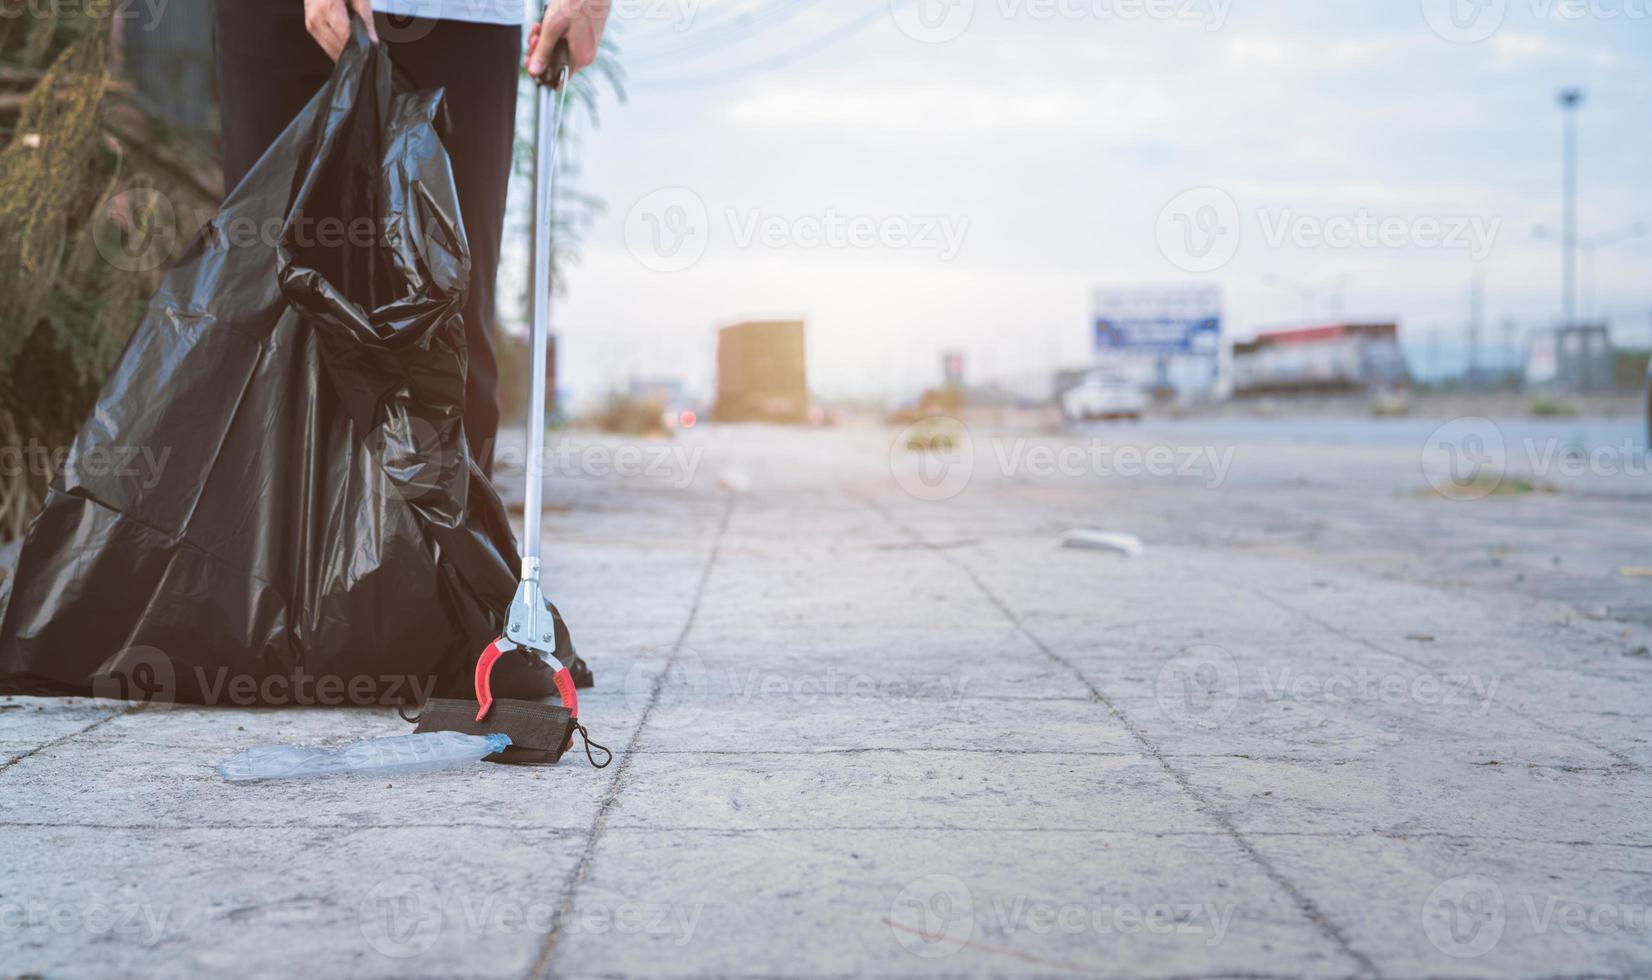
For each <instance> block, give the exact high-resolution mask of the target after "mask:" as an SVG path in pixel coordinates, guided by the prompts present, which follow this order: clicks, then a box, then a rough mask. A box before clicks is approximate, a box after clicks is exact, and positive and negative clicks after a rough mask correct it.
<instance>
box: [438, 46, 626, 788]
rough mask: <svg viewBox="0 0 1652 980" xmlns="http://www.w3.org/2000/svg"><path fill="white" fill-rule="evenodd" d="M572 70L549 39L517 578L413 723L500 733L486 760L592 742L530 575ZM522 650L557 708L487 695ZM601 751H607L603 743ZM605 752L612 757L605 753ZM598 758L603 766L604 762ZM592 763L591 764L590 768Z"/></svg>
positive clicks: (538, 159)
mask: <svg viewBox="0 0 1652 980" xmlns="http://www.w3.org/2000/svg"><path fill="white" fill-rule="evenodd" d="M571 74H572V70H571V57H570V55H569V51H568V42H567V40H566V39H563V40H561V41H558V42H557V44H556V47H555V49H554V50H553V51H552V53H551V59H550V65H549V68H548V70H547V71H546V73H545V76H544V77H543V78H541V79H540V80H539V82H540V85H539V90H538V99H539V102H538V111H537V113H536V118H537V129H538V132H537V134H536V140H535V147H534V168H533V247H532V251H531V252H530V259H529V261H530V262H531V263H532V265H533V290H532V292H531V294H530V297H529V303H530V311H531V314H532V316H531V320H532V331H533V332H532V338H531V340H532V351H533V353H532V358H533V360H532V381H531V383H530V385H529V389H528V420H527V421H528V457H527V466H526V470H527V484H528V485H527V492H526V494H525V499H524V504H523V516H522V525H523V537H522V577H521V580H520V581H519V582H518V583H517V587H516V595H515V597H514V598H513V599H512V600H511V604H510V610H509V611H508V612H507V614H506V618H505V635H504V636H501V637H499V638H498V639H496V640H494V641H493V642H492V643H490V644H488V647H487V649H486V650H484V651H483V652H482V655H481V656H480V657H479V658H477V661H476V676H475V688H476V700H475V702H469V701H457V700H446V699H432V700H431V702H430V703H429V705H427V706H426V709H425V711H424V712H423V714H422V715H421V718H420V721H419V728H418V730H419V731H426V730H434V731H462V732H466V733H468V734H477V735H480V734H488V733H491V732H502V733H504V734H506V735H509V736H510V737H511V746H510V747H509V748H507V749H505V750H504V751H503V752H501V753H498V754H497V755H494V756H489V757H488V758H489V759H491V760H493V761H496V762H515V763H524V764H535V763H544V762H555V761H556V760H557V759H558V758H560V757H561V755H562V753H563V752H564V751H566V750H567V749H568V748H569V747H570V746H572V745H573V739H574V734H575V733H576V732H577V733H579V734H580V735H581V736H582V737H585V741H586V748H585V754H586V756H587V758H591V763H592V765H595V764H596V760H595V758H594V757H591V748H592V747H593V746H595V747H596V748H598V749H602V747H601V746H599V745H595V743H593V742H591V741H590V739H589V737H587V736H585V727H584V726H583V725H581V724H580V722H579V695H578V693H577V691H576V689H575V685H574V677H573V674H572V673H571V672H570V670H569V668H568V667H567V666H566V665H564V664H562V663H561V662H560V661H558V660H557V658H556V654H555V651H556V628H555V621H554V619H553V614H552V612H551V607H550V604H549V603H548V602H546V601H545V592H544V589H543V587H542V585H541V583H540V574H541V565H540V559H539V535H540V516H541V510H542V497H543V494H544V474H543V472H542V471H543V463H544V458H545V424H546V414H547V407H548V402H549V398H548V392H547V387H548V378H547V377H546V364H545V360H546V353H547V350H548V348H549V346H550V335H551V318H550V302H551V219H552V216H553V214H554V211H553V208H554V205H555V200H556V163H557V150H558V146H559V144H560V143H561V135H562V116H563V111H564V109H565V108H566V106H567V102H568V79H569V77H570V75H571ZM515 651H523V652H525V653H527V654H529V655H531V656H535V657H538V658H540V659H541V660H543V661H545V662H546V663H547V664H548V665H549V666H550V667H551V668H552V669H553V670H554V671H555V676H554V681H555V684H556V689H557V693H558V694H559V695H560V696H561V698H562V705H561V706H560V707H558V706H556V705H550V704H541V703H539V702H534V701H513V700H506V699H500V700H498V701H496V700H495V699H494V697H493V690H492V674H493V668H494V666H495V665H496V664H497V663H498V662H499V660H500V658H502V657H504V656H505V655H506V654H509V653H512V652H515ZM602 751H604V752H607V750H606V749H602ZM610 758H612V756H611V755H610ZM607 764H608V763H607V762H606V761H605V762H604V763H603V765H607ZM599 768H600V767H599Z"/></svg>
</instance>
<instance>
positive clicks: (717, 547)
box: [528, 495, 736, 977]
mask: <svg viewBox="0 0 1652 980" xmlns="http://www.w3.org/2000/svg"><path fill="white" fill-rule="evenodd" d="M735 499H736V498H735V497H734V496H732V495H730V496H729V497H728V499H727V501H726V502H725V503H724V505H723V515H722V518H721V519H720V520H719V521H718V524H717V532H716V534H714V535H713V536H712V539H711V550H710V551H709V552H707V554H706V561H705V565H703V566H702V567H701V569H700V581H699V582H698V583H697V584H696V585H695V586H694V598H693V599H692V600H691V601H690V602H689V606H688V617H687V618H686V619H685V620H684V621H683V628H682V630H681V631H680V632H678V634H677V639H676V641H675V642H673V643H672V645H671V652H670V653H669V654H667V655H666V660H665V668H664V669H663V670H661V671H660V674H659V676H658V677H655V678H654V684H653V687H652V688H651V689H650V690H649V692H648V703H647V704H646V705H645V706H644V707H643V710H642V716H641V717H640V718H638V719H637V728H636V730H635V731H633V732H632V733H631V740H630V741H629V742H628V743H627V744H626V747H625V749H624V750H622V752H621V755H620V760H619V765H618V767H617V768H616V769H615V770H614V778H613V781H612V782H610V783H609V784H608V793H607V795H605V796H604V797H603V798H602V802H601V803H599V804H598V805H597V813H596V817H595V819H593V820H592V821H591V830H590V837H589V838H587V839H586V841H585V848H584V849H583V850H582V851H581V852H580V855H579V862H578V863H577V864H575V865H574V870H573V872H572V874H570V875H569V876H568V879H567V881H566V882H564V883H563V887H562V903H561V905H559V906H558V907H557V911H556V916H555V917H554V918H552V920H551V928H550V929H549V930H548V931H547V932H546V933H545V941H544V942H543V943H542V944H541V945H540V947H539V956H538V958H537V959H536V960H535V961H534V964H533V967H532V968H531V969H529V971H528V976H529V977H548V976H550V975H551V974H550V964H551V957H552V956H553V955H555V953H556V947H557V943H558V942H559V941H560V940H561V938H562V924H563V923H564V922H565V921H567V919H568V916H570V915H572V914H573V910H574V897H575V896H576V895H577V894H578V893H579V886H580V885H582V884H583V883H584V882H585V877H586V875H587V874H589V873H590V869H591V862H592V860H593V859H594V858H595V856H596V850H597V844H598V843H599V842H600V841H601V840H602V834H603V831H605V830H606V829H607V827H608V813H609V811H610V810H612V809H613V807H614V803H615V802H616V801H617V800H618V799H619V794H620V786H621V784H622V783H623V782H624V780H625V777H626V775H627V774H628V773H629V772H630V771H631V760H632V759H633V758H635V756H634V754H633V750H634V749H636V747H637V743H638V742H639V741H640V740H641V739H642V734H643V731H644V730H645V729H646V728H647V727H648V719H649V717H650V716H651V715H652V714H653V713H654V708H655V706H656V705H658V704H659V701H660V691H661V689H662V688H663V687H664V686H665V681H666V678H667V677H668V676H670V674H671V668H672V666H673V665H674V664H675V663H676V662H677V656H678V654H680V653H681V652H682V649H683V644H684V643H686V642H687V641H688V634H689V633H690V631H692V630H693V629H694V621H695V619H697V618H698V617H699V615H700V603H701V601H702V600H703V599H704V598H705V594H706V583H707V582H709V581H710V580H711V570H712V568H714V567H715V566H716V564H717V556H718V554H719V553H721V551H722V548H723V537H724V535H726V534H727V533H728V528H729V522H730V521H731V520H732V519H733V517H734V505H735Z"/></svg>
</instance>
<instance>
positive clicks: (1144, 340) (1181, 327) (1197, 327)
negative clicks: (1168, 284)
mask: <svg viewBox="0 0 1652 980" xmlns="http://www.w3.org/2000/svg"><path fill="white" fill-rule="evenodd" d="M1221 342H1222V318H1221V317H1220V316H1152V315H1147V316H1119V317H1097V318H1096V322H1095V348H1096V351H1097V352H1104V351H1115V352H1124V353H1133V354H1214V353H1216V352H1217V351H1218V350H1219V349H1220V347H1221Z"/></svg>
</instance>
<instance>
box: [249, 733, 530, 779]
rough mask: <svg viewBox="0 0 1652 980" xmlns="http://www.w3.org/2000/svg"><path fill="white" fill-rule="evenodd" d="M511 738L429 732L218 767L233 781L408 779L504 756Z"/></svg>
mask: <svg viewBox="0 0 1652 980" xmlns="http://www.w3.org/2000/svg"><path fill="white" fill-rule="evenodd" d="M510 744H511V737H510V736H509V735H502V734H493V735H463V734H460V733H459V732H424V733H422V734H417V735H395V736H391V737H389V738H374V739H368V740H367V741H365V742H356V743H355V744H353V745H339V746H334V747H331V748H327V747H307V746H302V745H266V746H261V747H259V748H256V749H248V750H247V751H245V752H242V753H241V754H239V755H237V756H234V757H233V758H230V759H226V760H224V761H223V762H220V763H219V764H218V775H220V776H222V777H224V778H225V779H227V780H230V781H231V782H236V783H241V782H250V781H252V780H257V779H304V778H307V777H310V776H330V775H333V774H335V773H358V774H371V775H375V776H405V775H407V774H409V773H419V772H435V771H437V770H439V769H457V768H459V767H460V766H468V765H470V764H471V763H473V762H479V761H481V760H482V759H484V758H486V757H487V756H490V755H492V754H494V753H495V752H502V751H504V749H505V747H506V746H508V745H510Z"/></svg>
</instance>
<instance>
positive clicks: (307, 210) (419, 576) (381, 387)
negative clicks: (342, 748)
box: [0, 23, 589, 744]
mask: <svg viewBox="0 0 1652 980" xmlns="http://www.w3.org/2000/svg"><path fill="white" fill-rule="evenodd" d="M392 76H393V70H392V67H391V64H390V60H389V54H388V53H387V51H386V49H385V47H384V46H383V45H370V44H368V43H367V40H366V37H365V32H364V30H363V29H362V27H361V25H360V24H359V23H358V24H357V25H356V31H355V37H354V38H353V40H352V43H351V44H350V45H348V46H347V47H346V49H345V51H344V53H343V55H342V56H341V57H340V59H339V62H338V65H337V67H336V69H335V70H334V72H333V75H332V77H331V78H330V79H329V80H328V81H327V83H326V85H325V86H324V87H323V88H322V90H321V91H320V92H319V93H318V94H317V95H316V96H315V98H314V99H312V100H311V102H310V104H309V105H308V106H307V107H306V108H305V109H304V111H303V112H301V113H300V114H299V116H298V117H297V118H296V119H294V120H293V122H292V123H291V124H290V125H289V126H288V127H287V129H286V130H285V131H284V132H283V133H282V134H281V136H280V137H279V138H278V139H277V140H276V142H275V143H274V144H273V145H272V146H271V147H270V149H269V151H268V152H267V153H265V155H264V157H263V158H262V159H261V160H260V161H259V163H258V164H257V166H256V167H254V168H253V170H252V171H251V173H249V174H248V175H247V177H246V179H245V180H243V181H242V182H241V184H240V185H239V186H238V187H237V188H236V189H235V190H234V192H233V193H232V194H231V195H230V196H229V198H228V200H227V201H226V202H225V204H224V207H223V210H222V211H221V212H220V213H219V214H218V215H217V216H216V217H215V218H214V219H213V220H212V221H211V222H210V223H209V224H208V225H207V226H206V227H205V229H204V230H203V233H202V235H201V236H200V237H199V238H198V239H197V240H196V241H194V242H193V243H192V244H191V246H190V247H189V249H188V250H187V251H186V252H185V253H184V254H183V255H182V257H181V259H180V260H179V261H178V263H177V264H176V266H175V267H174V268H173V269H172V270H171V272H170V273H169V274H168V275H167V277H166V279H165V281H164V282H163V284H162V286H161V289H160V291H159V292H158V293H157V294H156V295H155V297H154V298H153V300H152V301H151V302H150V304H149V307H148V310H147V312H146V313H145V315H144V318H143V320H142V322H141V323H140V324H139V326H138V328H137V330H136V331H135V332H134V334H133V336H132V339H131V341H130V342H129V344H128V346H127V349H126V351H125V353H124V354H123V355H122V357H121V360H120V363H119V364H118V366H117V367H116V369H115V371H114V373H113V375H112V376H111V377H110V378H109V380H108V381H107V383H106V384H105V385H104V388H103V391H102V393H101V395H100V396H99V400H98V403H97V406H96V408H95V410H94V411H93V414H92V416H91V418H90V420H89V421H88V422H87V423H86V425H85V426H84V427H83V428H82V430H81V431H80V433H79V435H78V436H77V437H76V439H75V443H74V445H73V447H72V448H71V449H70V451H69V454H68V457H67V462H66V463H65V465H64V466H63V468H62V470H61V472H59V473H58V474H57V475H56V476H55V477H54V479H53V482H52V486H51V490H50V493H49V496H48V499H47V502H46V506H45V508H44V510H43V511H42V513H41V514H40V515H39V517H38V518H37V519H36V521H35V523H34V525H33V526H32V528H31V529H30V532H29V535H28V538H27V540H26V541H25V543H24V545H23V548H22V552H21V555H20V556H19V560H18V566H17V571H16V576H15V582H14V585H13V589H12V596H11V601H10V602H9V604H8V607H7V609H6V612H5V615H4V619H3V620H0V690H8V691H15V692H27V693H44V694H60V695H88V694H97V695H104V696H120V697H132V696H134V694H136V695H137V696H139V697H140V698H142V699H145V700H156V701H179V702H187V703H232V704H239V703H243V701H242V700H237V698H242V699H244V698H247V697H250V698H251V700H252V701H253V703H277V704H282V703H302V702H293V701H291V700H287V697H288V695H287V694H286V693H285V692H289V691H291V690H292V687H291V685H288V684H280V685H273V686H272V685H271V684H269V683H266V682H267V681H269V680H270V679H271V678H290V677H294V676H300V677H305V678H309V679H310V680H311V682H312V683H313V685H314V686H313V688H312V689H313V690H316V691H322V690H327V691H333V692H339V694H341V696H342V698H343V700H342V701H339V700H337V695H335V697H334V699H333V700H331V701H328V700H323V701H321V702H319V703H345V704H356V703H383V699H384V698H385V697H386V696H387V694H386V692H387V683H388V682H387V681H386V678H392V679H394V681H395V682H396V687H397V690H398V692H400V693H398V694H395V695H393V696H392V697H393V699H394V700H400V701H411V700H419V699H422V698H423V697H424V696H427V695H428V694H429V693H430V691H431V689H432V686H433V685H437V686H438V689H439V688H441V687H446V686H448V685H449V684H458V685H464V684H465V683H466V682H467V681H468V679H469V678H470V676H471V671H472V668H473V665H474V664H475V662H476V658H477V655H478V653H479V652H480V651H481V650H482V649H483V648H484V647H486V646H487V644H488V643H489V642H490V641H491V640H492V639H493V638H495V637H497V636H498V635H499V634H500V632H501V630H502V628H503V625H504V615H505V610H506V608H507V606H508V605H509V603H510V601H511V597H512V593H513V590H514V588H515V586H516V573H517V570H518V567H519V564H520V560H519V557H518V554H517V549H516V545H515V542H514V541H513V539H512V535H511V530H510V524H509V521H508V519H507V517H506V513H505V509H504V507H503V505H502V504H501V502H500V499H499V497H498V495H497V494H496V493H495V492H494V489H493V487H492V485H491V484H490V483H489V482H488V480H487V479H486V478H484V477H483V476H482V474H481V472H480V471H479V470H478V468H477V467H476V466H475V465H473V463H472V460H471V456H470V452H469V448H468V447H467V445H466V443H465V437H464V431H463V426H462V424H461V423H462V418H463V406H464V393H465V347H464V331H463V329H462V324H461V323H460V320H459V315H458V311H459V309H460V305H461V302H462V299H463V296H464V293H465V290H466V288H467V286H468V283H469V268H470V260H469V249H468V246H467V244H466V239H465V231H464V225H463V222H462V221H461V220H460V212H459V207H458V197H457V193H456V191H455V188H454V184H453V178H452V174H451V172H450V169H449V165H448V159H447V155H446V152H445V150H444V149H443V146H442V143H441V138H440V133H441V131H442V129H443V128H444V122H443V119H442V109H441V99H440V94H439V93H437V92H412V91H407V90H405V88H403V87H399V86H398V85H396V83H395V82H394V80H393V77H392ZM123 447H138V448H139V449H147V450H148V455H147V457H145V458H151V459H164V461H165V462H164V467H163V468H162V469H161V471H160V472H158V473H154V474H147V473H137V474H132V473H130V472H129V471H128V470H125V469H121V468H116V467H109V466H105V465H92V464H93V463H96V462H98V461H99V460H105V459H108V458H112V457H113V456H114V454H118V453H120V452H121V451H122V449H123ZM559 638H560V637H559ZM561 646H562V645H561V644H558V650H557V651H556V653H557V655H558V656H561V655H562V654H563V650H562V649H561ZM567 656H569V657H570V658H572V657H573V654H572V645H571V643H570V644H569V645H568V647H567ZM138 666H141V667H142V668H143V670H142V671H141V674H142V676H141V678H140V677H139V676H138V675H139V673H140V672H139V671H138V670H137V669H136V668H137V667H138ZM579 667H580V669H579V670H576V671H575V675H576V677H579V678H580V679H582V680H585V681H586V682H587V683H588V682H589V675H588V674H586V673H584V671H583V665H582V664H581V665H579ZM581 675H583V676H581ZM409 678H412V679H414V680H415V683H413V684H411V685H409V684H408V683H407V680H408V679H409ZM271 691H275V692H277V693H275V694H271V693H270V692H271ZM501 693H507V694H508V692H501ZM565 722H571V719H565ZM569 734H570V735H571V731H570V732H569ZM559 744H565V742H564V743H559Z"/></svg>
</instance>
